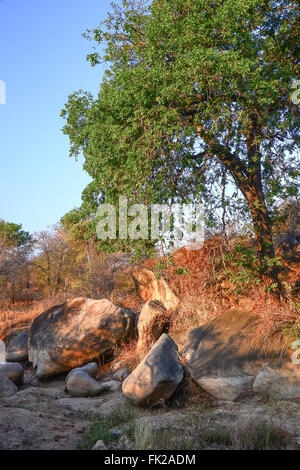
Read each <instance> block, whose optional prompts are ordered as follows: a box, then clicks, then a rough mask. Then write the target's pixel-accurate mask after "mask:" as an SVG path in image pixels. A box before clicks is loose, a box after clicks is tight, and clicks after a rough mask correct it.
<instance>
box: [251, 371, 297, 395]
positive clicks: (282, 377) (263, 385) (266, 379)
mask: <svg viewBox="0 0 300 470" xmlns="http://www.w3.org/2000/svg"><path fill="white" fill-rule="evenodd" d="M253 390H254V391H255V392H258V393H263V394H266V395H268V396H269V397H270V398H273V399H278V400H288V399H300V367H299V365H298V366H296V367H294V368H293V369H291V368H290V369H282V368H276V369H274V368H272V367H269V366H267V365H266V366H264V367H263V368H262V369H261V370H260V372H259V373H258V374H257V376H256V377H255V381H254V384H253Z"/></svg>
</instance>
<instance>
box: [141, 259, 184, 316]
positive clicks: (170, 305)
mask: <svg viewBox="0 0 300 470" xmlns="http://www.w3.org/2000/svg"><path fill="white" fill-rule="evenodd" d="M132 277H133V279H134V281H135V283H136V286H137V290H138V293H139V296H140V297H141V298H142V299H143V300H144V301H145V302H147V301H149V300H158V301H159V302H161V303H162V304H163V305H164V307H165V308H166V309H167V310H168V312H171V311H174V310H176V308H177V307H178V305H179V299H178V298H177V297H176V295H175V294H174V293H173V292H172V290H171V289H170V287H169V286H168V284H167V283H166V281H165V280H164V279H162V278H160V279H156V278H155V274H154V273H153V272H152V271H150V270H149V269H146V268H141V267H140V266H134V267H133V269H132Z"/></svg>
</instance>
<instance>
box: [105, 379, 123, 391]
mask: <svg viewBox="0 0 300 470" xmlns="http://www.w3.org/2000/svg"><path fill="white" fill-rule="evenodd" d="M121 386H122V385H121V382H119V381H116V380H110V381H109V382H103V383H102V384H101V387H102V390H101V393H104V392H107V393H113V392H117V391H118V390H120V388H121Z"/></svg>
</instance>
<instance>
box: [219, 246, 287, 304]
mask: <svg viewBox="0 0 300 470" xmlns="http://www.w3.org/2000/svg"><path fill="white" fill-rule="evenodd" d="M210 261H211V262H212V261H213V260H212V259H211V260H210ZM216 261H217V265H216V275H215V282H216V283H217V284H220V285H222V282H223V281H225V280H226V281H229V283H230V288H229V290H228V292H229V293H230V294H233V293H234V294H237V295H240V294H245V293H246V292H247V291H248V290H249V289H250V288H254V287H255V286H257V285H260V284H261V283H262V277H261V273H262V272H263V273H267V272H268V270H269V269H271V268H273V267H281V265H282V264H281V261H280V258H268V257H264V258H263V259H262V260H259V258H258V256H257V250H256V248H255V247H253V246H250V244H249V241H248V240H247V239H243V238H241V237H240V238H238V239H237V242H236V243H235V244H234V246H233V248H232V250H228V251H227V252H226V253H224V256H222V257H218V258H217V260H216ZM276 288H277V285H276V283H274V282H271V283H269V284H268V285H267V286H266V287H265V289H266V290H267V291H268V292H272V291H273V290H275V289H276Z"/></svg>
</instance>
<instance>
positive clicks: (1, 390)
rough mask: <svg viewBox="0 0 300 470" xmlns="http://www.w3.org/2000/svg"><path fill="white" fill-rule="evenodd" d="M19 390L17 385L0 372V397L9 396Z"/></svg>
mask: <svg viewBox="0 0 300 470" xmlns="http://www.w3.org/2000/svg"><path fill="white" fill-rule="evenodd" d="M18 391H19V389H18V387H17V386H16V385H15V384H14V383H13V382H12V381H11V380H9V378H8V377H7V376H6V375H4V374H3V373H2V372H0V398H6V397H10V396H11V395H14V394H15V393H17V392H18Z"/></svg>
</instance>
